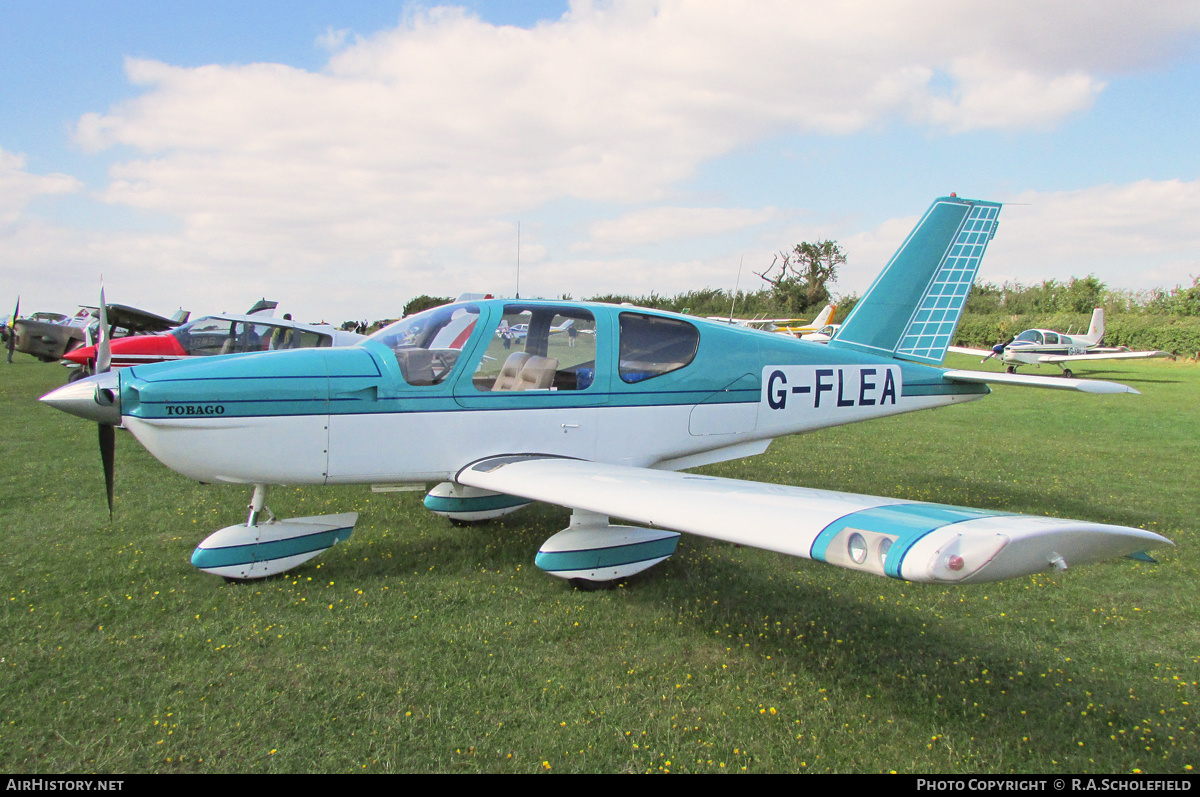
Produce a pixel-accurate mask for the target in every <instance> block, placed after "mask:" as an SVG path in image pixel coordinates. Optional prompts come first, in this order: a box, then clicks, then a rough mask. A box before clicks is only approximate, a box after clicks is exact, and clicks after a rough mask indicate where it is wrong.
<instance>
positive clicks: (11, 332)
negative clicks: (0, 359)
mask: <svg viewBox="0 0 1200 797" xmlns="http://www.w3.org/2000/svg"><path fill="white" fill-rule="evenodd" d="M20 315H21V297H20V296H18V297H17V306H16V307H14V308H13V314H12V318H10V319H8V341H7V342H6V343H5V346H6V347H7V348H8V361H9V362H12V357H13V352H14V351H16V349H17V319H18V318H19V317H20Z"/></svg>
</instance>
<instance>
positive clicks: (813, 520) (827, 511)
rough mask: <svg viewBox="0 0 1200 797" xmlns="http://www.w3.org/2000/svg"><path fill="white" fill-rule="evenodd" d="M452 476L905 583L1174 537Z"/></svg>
mask: <svg viewBox="0 0 1200 797" xmlns="http://www.w3.org/2000/svg"><path fill="white" fill-rule="evenodd" d="M456 481H458V482H459V483H460V484H466V485H470V486H472V487H479V488H482V489H485V490H492V491H495V492H501V493H507V494H509V495H516V496H521V497H523V498H530V499H533V500H536V501H545V502H548V503H552V504H558V505H561V506H567V507H571V508H573V509H576V510H583V511H586V512H593V513H596V514H600V515H611V516H615V517H620V518H625V519H628V520H632V521H635V522H639V523H645V524H648V525H651V526H656V527H660V528H664V529H671V530H674V531H680V532H687V533H691V534H698V535H700V536H704V537H711V538H713V539H718V540H724V541H726V542H732V543H737V544H740V545H750V546H753V547H756V548H763V549H765V550H770V551H777V552H779V553H786V554H790V555H792V556H799V557H802V558H805V559H815V560H818V561H822V562H826V563H828V564H834V565H838V566H841V567H847V568H850V569H852V570H861V571H865V572H868V573H874V574H875V575H883V576H889V577H891V578H898V579H904V580H907V581H925V582H942V583H945V582H960V583H983V582H989V581H999V580H1002V579H1006V578H1013V577H1015V576H1022V575H1030V574H1033V573H1039V572H1045V571H1047V570H1051V569H1060V570H1062V569H1066V568H1067V567H1068V566H1070V567H1074V566H1077V565H1082V564H1088V563H1091V562H1098V561H1102V560H1104V559H1110V558H1114V557H1119V556H1129V555H1133V554H1137V553H1139V552H1142V551H1144V550H1146V549H1147V548H1150V547H1154V546H1161V545H1173V543H1172V542H1171V541H1170V540H1168V539H1167V538H1165V537H1162V536H1160V535H1158V534H1155V533H1153V532H1149V531H1145V530H1142V529H1135V528H1129V527H1125V526H1112V525H1107V524H1103V523H1090V522H1086V521H1079V520H1066V519H1062V518H1046V517H1035V516H1031V515H1017V514H1008V513H1002V512H991V511H986V510H981V509H969V508H966V507H955V506H948V505H943V504H928V503H922V502H918V501H906V500H903V499H897V498H881V497H876V496H870V495H858V494H854V493H839V492H834V491H831V490H816V489H809V488H805V487H793V486H786V485H776V484H763V483H759V482H749V481H739V480H736V479H722V478H717V477H712V476H700V475H696V474H691V473H682V472H677V471H661V470H649V469H645V468H634V467H629V466H624V465H610V464H604V463H598V462H589V461H585V460H575V459H564V458H558V457H547V456H539V455H515V456H505V457H492V458H489V459H485V460H481V461H478V462H475V463H472V464H471V465H468V466H467V467H465V468H463V469H462V470H461V471H459V473H458V475H457V477H456Z"/></svg>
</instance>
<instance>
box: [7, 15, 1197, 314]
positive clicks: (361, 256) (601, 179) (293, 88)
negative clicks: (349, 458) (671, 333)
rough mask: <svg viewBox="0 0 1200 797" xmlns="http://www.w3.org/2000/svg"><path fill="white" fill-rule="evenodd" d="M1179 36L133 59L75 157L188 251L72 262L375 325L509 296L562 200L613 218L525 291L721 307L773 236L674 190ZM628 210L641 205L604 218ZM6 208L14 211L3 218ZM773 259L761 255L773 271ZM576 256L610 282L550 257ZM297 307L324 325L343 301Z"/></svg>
mask: <svg viewBox="0 0 1200 797" xmlns="http://www.w3.org/2000/svg"><path fill="white" fill-rule="evenodd" d="M1198 19H1200V6H1197V4H1195V3H1194V2H1160V3H1154V4H1149V5H1146V4H1141V5H1135V4H1133V3H1131V2H1128V0H1096V2H1092V3H1086V4H1082V3H1044V2H1043V1H1042V0H1038V2H1034V0H1015V1H1014V2H1009V3H1004V4H1000V5H996V4H989V5H986V6H985V5H979V4H966V3H962V2H958V1H957V0H907V1H903V0H887V1H886V2H884V1H882V0H881V1H880V2H869V1H867V0H864V1H863V2H844V3H826V2H822V1H818V0H809V1H808V2H797V1H796V0H745V1H744V2H733V1H732V0H729V1H727V2H720V3H693V2H675V1H674V0H663V2H644V1H643V2H637V1H635V0H618V1H617V2H611V3H599V2H597V3H589V2H577V3H574V4H573V5H572V7H571V10H570V11H569V13H567V14H566V15H565V16H564V17H563V18H562V19H561V20H556V21H550V22H543V23H541V24H539V25H538V26H536V27H534V28H532V29H521V28H515V27H499V26H495V25H491V24H488V23H486V22H483V21H481V20H479V19H478V18H475V17H472V16H471V15H469V14H468V13H466V12H464V11H461V10H457V9H448V8H435V9H432V10H429V11H423V12H415V13H412V14H411V15H410V16H408V17H407V18H406V19H405V20H404V21H403V22H402V23H401V24H400V25H399V26H398V27H396V28H395V29H391V30H385V31H381V32H377V33H374V34H373V35H364V36H360V35H357V34H355V35H351V33H350V32H347V31H340V30H333V29H330V30H328V31H327V32H326V33H325V34H324V35H322V36H321V37H320V38H319V41H318V44H319V45H320V46H323V47H326V48H328V49H329V50H330V52H331V55H330V58H329V61H328V64H327V65H326V67H325V68H324V69H323V70H321V71H320V72H310V71H306V70H304V69H298V68H294V67H290V66H285V65H280V64H264V63H257V64H247V65H241V66H234V65H208V66H202V67H195V68H185V67H178V66H172V65H170V64H166V63H161V62H157V61H150V60H141V59H130V60H129V61H128V62H127V67H126V69H127V74H128V76H129V79H130V81H131V82H132V83H133V84H135V85H136V86H138V87H140V88H141V89H142V92H143V93H141V94H140V95H139V96H137V97H135V98H133V99H130V100H128V101H126V102H123V103H121V104H118V105H116V106H114V107H112V108H109V109H108V110H107V111H105V112H99V113H89V114H86V115H84V116H83V117H82V118H81V119H80V120H79V123H78V125H77V128H76V140H77V142H78V143H79V144H80V146H82V147H83V148H84V149H85V150H86V151H88V152H92V153H108V152H111V153H112V156H113V157H114V158H117V162H116V163H114V165H113V166H112V167H111V169H110V181H109V183H108V185H107V186H105V187H104V188H103V190H102V191H100V192H99V196H100V197H101V198H102V199H103V200H104V201H106V202H109V203H111V204H113V205H115V206H118V207H131V208H136V209H139V210H146V211H150V212H153V213H156V214H165V215H167V216H169V217H171V218H174V219H177V220H178V221H179V224H180V227H181V228H182V231H181V232H178V233H155V234H154V235H146V234H137V233H126V234H108V235H104V236H100V237H93V238H92V239H91V240H92V241H93V245H92V246H90V247H89V252H90V253H91V254H90V257H91V258H94V259H97V260H99V259H103V258H104V257H112V258H115V259H116V260H117V261H118V262H120V263H124V262H127V261H129V260H130V259H131V257H132V255H131V254H130V253H135V254H136V258H137V259H139V260H140V262H141V263H142V268H143V270H145V269H152V270H155V271H157V273H161V274H176V273H179V272H187V273H202V274H204V275H205V277H206V279H205V280H204V285H203V287H202V288H201V290H203V291H206V292H213V291H217V290H220V291H222V292H223V293H222V294H221V296H222V297H225V296H228V295H229V294H230V293H232V292H233V291H234V290H235V289H241V290H249V289H250V288H251V287H254V288H255V292H258V286H260V285H261V286H263V292H267V293H271V292H272V291H271V290H269V289H270V287H271V286H272V285H274V286H280V285H284V284H289V283H290V284H293V285H311V286H319V285H326V284H329V281H330V280H331V279H333V280H336V281H337V282H338V284H339V285H347V286H349V285H354V284H357V285H359V286H361V292H362V294H363V295H365V296H367V297H369V298H368V299H366V300H365V301H367V302H369V303H371V307H369V308H367V310H368V312H370V313H372V314H377V315H384V314H389V313H390V312H394V308H395V306H396V305H397V304H398V303H399V302H401V301H403V300H404V299H405V298H407V297H410V296H412V295H415V294H416V293H420V292H427V293H438V294H444V293H447V292H454V291H455V290H458V289H460V288H462V289H465V288H475V287H480V288H488V287H490V285H495V284H497V283H500V282H502V281H504V282H507V279H508V278H507V275H508V273H509V272H510V271H511V268H512V262H511V261H512V259H513V258H512V254H513V250H514V238H515V235H514V232H515V230H514V227H515V219H518V218H525V219H529V218H530V216H531V215H534V214H536V213H537V212H539V210H544V209H545V208H547V207H549V206H551V205H554V204H563V203H564V202H566V203H570V202H574V203H575V204H576V205H577V206H579V205H583V206H589V207H590V206H594V205H600V206H601V207H603V209H604V211H603V215H604V216H607V217H612V216H614V215H615V216H617V218H616V219H615V220H612V221H599V222H595V223H594V224H589V223H588V222H586V221H585V222H583V223H581V224H577V225H576V226H575V229H579V230H588V231H589V232H590V238H579V239H570V233H569V232H559V233H558V234H557V235H556V236H551V235H550V234H549V233H547V232H546V231H545V229H543V230H542V231H541V232H542V234H541V235H539V234H538V233H537V232H536V231H533V230H531V234H529V235H528V237H527V239H526V241H525V242H523V253H522V259H523V265H524V264H526V263H527V264H528V267H529V268H530V277H531V278H534V276H535V275H536V273H537V268H538V265H537V264H541V266H542V267H544V268H546V269H547V271H546V274H547V278H548V279H549V278H550V277H551V275H553V277H554V278H555V279H557V280H559V282H558V283H556V287H557V285H562V288H561V290H571V291H572V292H574V293H576V295H580V294H581V293H582V292H583V289H581V288H580V287H578V286H579V285H584V284H590V283H594V282H595V281H596V280H597V276H596V275H594V274H592V273H590V272H588V271H587V269H594V268H599V270H600V274H601V276H602V278H603V279H605V280H607V281H608V283H607V285H601V286H599V287H598V290H624V287H623V286H622V285H620V284H618V283H620V282H621V281H622V280H628V281H629V282H630V283H631V284H633V283H639V282H643V281H646V280H648V279H651V278H657V279H660V280H661V284H660V285H659V286H657V288H654V287H652V289H658V290H661V291H666V290H674V289H676V288H678V289H686V288H691V287H695V284H694V282H689V281H688V280H689V279H691V280H697V279H701V278H707V277H711V278H713V279H714V281H716V278H717V277H720V278H721V279H720V280H719V282H720V284H724V282H728V281H729V280H728V279H726V278H725V277H724V275H725V274H728V273H729V269H730V266H729V263H730V261H731V260H732V262H734V263H736V260H737V254H736V253H731V252H730V251H728V247H729V245H728V244H725V245H723V246H719V245H717V244H716V243H715V242H716V241H717V239H718V236H719V235H720V234H722V233H726V232H731V231H738V230H748V229H751V228H755V227H756V225H760V226H761V232H762V233H763V236H764V240H766V238H767V237H768V236H767V232H768V230H769V228H770V227H771V225H772V224H773V223H776V224H782V223H783V222H781V221H780V220H779V219H778V218H774V217H773V216H772V213H775V211H771V210H770V209H759V210H748V209H721V208H716V207H708V208H687V207H681V206H680V201H681V200H680V198H679V197H678V196H675V192H676V191H677V186H678V185H679V184H680V182H681V181H682V180H684V179H686V178H687V177H689V176H691V175H694V174H695V173H697V171H698V170H699V169H700V168H701V167H702V166H703V165H704V164H706V163H708V162H710V161H711V160H712V159H714V158H717V157H720V156H722V155H726V154H728V153H730V152H731V151H735V150H737V149H739V148H746V147H749V146H753V145H754V144H755V143H756V142H759V141H762V140H765V139H767V138H769V137H771V136H774V135H778V134H784V133H786V134H795V133H820V134H841V133H848V132H854V131H859V130H862V129H864V128H868V127H872V126H881V125H888V124H896V123H904V122H907V123H910V124H917V125H920V126H923V127H926V128H928V129H930V130H932V131H935V132H939V133H947V132H948V133H954V132H958V131H966V130H977V129H1013V128H1022V127H1029V126H1033V127H1037V128H1047V127H1052V126H1053V125H1054V124H1055V123H1057V122H1058V121H1060V120H1062V119H1063V118H1064V117H1066V116H1069V115H1071V114H1075V113H1079V112H1080V111H1083V110H1086V109H1087V108H1088V107H1089V106H1090V104H1091V103H1092V102H1093V101H1094V99H1095V97H1096V96H1097V94H1098V93H1099V92H1100V91H1102V89H1103V86H1104V82H1105V79H1106V77H1105V76H1106V75H1107V74H1109V73H1110V72H1111V71H1112V70H1120V69H1132V68H1145V67H1147V66H1151V65H1153V64H1155V63H1156V62H1157V61H1158V60H1161V59H1162V58H1164V57H1166V56H1167V55H1169V54H1170V52H1171V51H1172V47H1173V46H1174V45H1175V43H1176V42H1177V41H1179V40H1180V38H1181V37H1183V36H1186V35H1189V34H1194V33H1195V32H1196V31H1197V29H1198V28H1200V22H1198ZM1031 20H1035V21H1036V23H1034V22H1031ZM130 153H132V154H130ZM43 179H50V178H43ZM66 179H68V180H69V179H70V178H66ZM43 185H49V183H44V184H43ZM704 201H706V200H701V202H704ZM0 202H3V200H0ZM656 202H662V203H666V206H664V207H658V208H653V207H650V208H646V206H647V205H648V204H650V203H656ZM630 205H634V206H637V207H642V208H646V209H644V210H639V211H634V212H628V213H626V214H625V215H623V216H622V215H620V214H621V213H622V212H623V211H626V210H627V207H628V206H630ZM10 206H11V207H13V208H15V210H13V211H9V212H10V213H11V212H20V208H21V207H23V205H21V204H19V203H18V204H15V205H11V203H10V204H0V212H4V211H7V210H8V208H9V207H10ZM774 232H778V231H777V230H776V231H774ZM844 232H845V233H846V234H847V235H853V233H854V232H855V231H854V230H848V231H844ZM829 237H836V236H834V235H832V234H830V236H829ZM868 237H869V236H868ZM551 238H555V240H551ZM683 238H688V239H696V240H698V241H701V242H703V241H704V240H706V239H708V240H712V241H714V246H713V247H712V252H711V255H708V256H705V257H704V258H701V259H700V260H695V261H694V262H690V263H689V265H688V266H686V267H678V268H677V267H676V264H671V265H670V266H663V265H661V264H660V265H658V266H655V267H653V268H646V267H645V266H644V265H642V266H638V265H635V264H637V263H643V262H644V260H643V258H645V257H650V256H649V255H645V254H643V253H641V252H639V251H637V248H638V247H642V246H649V245H653V244H654V243H656V242H659V241H664V240H679V239H683ZM772 240H774V241H776V242H777V241H778V240H784V241H788V240H793V239H792V238H790V237H783V238H779V237H778V235H776V236H775V237H774V238H773V239H772ZM795 240H799V239H798V238H796V239H795ZM853 244H854V245H855V246H859V247H866V249H865V250H864V251H870V248H869V246H870V242H869V240H867V238H864V237H861V236H860V237H859V238H856V239H854V240H853ZM777 245H778V244H777V243H771V244H768V245H765V246H763V253H764V254H766V255H767V258H768V261H769V254H770V251H771V249H772V247H774V246H777ZM526 247H527V248H526ZM621 247H628V248H629V251H626V252H620V251H617V250H619V249H620V248H621ZM585 249H586V250H588V251H589V252H591V253H592V254H596V253H598V252H600V251H608V252H613V251H617V254H618V255H620V259H618V260H603V259H601V260H597V261H586V262H585V261H579V260H572V259H570V257H568V256H566V253H578V252H579V251H582V250H585ZM888 254H890V250H889V252H888ZM747 256H749V255H747ZM883 259H884V260H886V255H885V256H884V258H883ZM597 262H600V263H603V264H605V265H601V266H599V267H597V265H596V263H597ZM630 264H634V265H630ZM626 265H629V267H630V268H633V269H635V271H633V272H626V271H624V270H623V269H624V267H625V266H626ZM639 268H640V269H641V270H640V271H636V269H639ZM676 274H678V276H679V280H680V281H679V283H674V282H673V280H674V279H675V277H674V276H672V275H676ZM863 287H865V285H864V286H863ZM347 290H349V289H347ZM630 290H632V288H631V289H630ZM550 292H551V293H553V292H554V289H553V288H552V289H551V291H550ZM161 293H162V294H163V295H164V296H165V295H166V294H168V293H169V291H168V290H163V291H161ZM316 293H318V294H320V295H318V296H315V297H314V298H313V299H311V300H310V304H311V305H312V306H313V307H323V306H328V305H322V304H321V302H322V301H323V300H324V301H330V300H331V299H332V294H334V293H336V292H333V291H324V292H322V291H319V290H318V291H316ZM347 295H348V294H347ZM389 298H390V301H391V305H390V307H391V308H392V309H390V310H389V309H386V308H385V307H383V305H384V304H385V303H386V302H387V301H388V300H389ZM363 301H364V300H361V299H360V301H359V302H358V304H362V303H363ZM222 302H223V303H228V304H233V303H234V302H235V300H234V299H229V300H228V301H226V300H225V299H224V298H222ZM237 303H239V304H240V303H241V302H237ZM334 311H337V312H344V313H345V314H347V315H355V314H361V312H362V311H361V310H355V309H350V308H346V309H344V310H336V309H335V310H330V312H334ZM321 312H326V311H325V310H321Z"/></svg>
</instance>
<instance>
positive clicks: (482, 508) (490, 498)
mask: <svg viewBox="0 0 1200 797" xmlns="http://www.w3.org/2000/svg"><path fill="white" fill-rule="evenodd" d="M532 503H533V502H532V501H530V500H529V499H528V498H520V497H518V496H515V495H504V494H501V495H480V496H476V497H474V498H455V497H453V496H441V495H426V496H425V508H426V509H428V510H429V511H431V512H486V511H488V510H490V509H507V508H509V507H511V506H524V505H525V504H532Z"/></svg>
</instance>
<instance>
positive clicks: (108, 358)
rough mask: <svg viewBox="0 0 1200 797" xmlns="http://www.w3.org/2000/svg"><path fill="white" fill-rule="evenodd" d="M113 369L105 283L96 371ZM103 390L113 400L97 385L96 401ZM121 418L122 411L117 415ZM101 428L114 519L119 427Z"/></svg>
mask: <svg viewBox="0 0 1200 797" xmlns="http://www.w3.org/2000/svg"><path fill="white" fill-rule="evenodd" d="M111 369H112V330H111V329H109V326H108V305H107V304H106V303H105V301H104V285H103V284H102V285H101V286H100V345H99V346H98V347H97V349H96V373H97V374H104V373H108V372H109V371H110V370H111ZM101 391H106V393H107V395H106V396H104V397H103V398H104V399H105V400H106V401H109V402H111V401H112V399H113V396H112V390H111V388H102V387H100V386H99V385H97V386H96V403H97V404H100V403H101V398H102V396H101ZM117 417H118V418H120V413H118V415H117ZM99 429H100V462H101V463H102V464H103V466H104V489H105V493H106V494H107V496H108V517H109V519H110V520H111V519H112V511H113V473H114V470H115V467H116V448H117V427H116V426H114V425H113V424H110V423H101V424H99Z"/></svg>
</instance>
